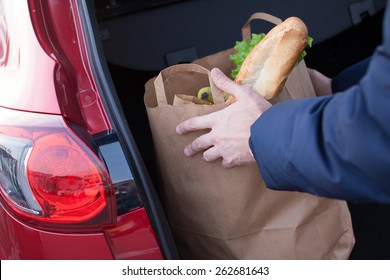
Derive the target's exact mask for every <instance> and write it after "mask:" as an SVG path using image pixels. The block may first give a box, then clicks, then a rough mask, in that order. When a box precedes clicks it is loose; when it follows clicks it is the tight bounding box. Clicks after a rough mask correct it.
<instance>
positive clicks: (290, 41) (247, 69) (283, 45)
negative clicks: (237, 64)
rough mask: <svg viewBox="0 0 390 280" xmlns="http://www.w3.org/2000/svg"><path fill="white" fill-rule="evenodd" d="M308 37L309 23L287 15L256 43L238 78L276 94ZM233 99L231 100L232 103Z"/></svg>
mask: <svg viewBox="0 0 390 280" xmlns="http://www.w3.org/2000/svg"><path fill="white" fill-rule="evenodd" d="M307 38H308V31H307V27H306V25H305V24H304V23H303V22H302V20H300V19H299V18H297V17H289V18H287V19H286V20H285V21H283V22H282V23H280V24H278V25H276V26H275V27H274V28H272V29H271V30H270V31H269V32H268V33H267V35H266V36H265V37H264V38H263V39H262V40H261V41H260V42H259V43H258V44H257V45H256V46H254V48H253V49H252V50H251V52H250V53H249V54H248V56H247V57H246V58H245V60H244V62H243V63H242V66H241V68H240V71H239V72H238V74H237V77H236V78H235V82H237V83H238V84H241V85H247V86H249V87H250V88H252V89H253V90H254V91H256V92H257V93H258V94H260V95H262V96H263V97H264V98H265V99H267V100H268V99H271V98H274V97H276V96H277V95H278V94H279V93H280V92H281V91H282V89H283V87H284V84H285V82H286V80H287V78H288V75H289V74H290V72H291V71H292V69H293V68H294V66H295V64H296V63H297V61H298V58H299V56H300V54H301V52H302V51H303V50H304V49H305V47H306V46H307ZM230 98H232V96H231V97H230ZM230 98H229V99H230ZM233 101H234V100H228V102H229V103H232V102H233Z"/></svg>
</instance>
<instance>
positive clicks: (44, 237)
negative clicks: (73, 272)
mask: <svg viewBox="0 0 390 280" xmlns="http://www.w3.org/2000/svg"><path fill="white" fill-rule="evenodd" d="M0 221H1V222H0V240H1V241H0V259H3V260H5V259H24V260H33V259H47V260H48V259H50V260H78V259H90V260H110V259H113V256H112V254H111V250H110V247H109V245H108V244H107V240H106V238H105V236H104V234H103V233H96V234H59V233H51V232H46V231H42V230H37V229H35V228H32V227H29V226H27V225H26V224H23V223H21V222H19V221H17V220H15V219H14V218H13V217H12V216H11V215H10V214H9V213H7V212H6V211H5V210H4V209H3V208H2V207H0Z"/></svg>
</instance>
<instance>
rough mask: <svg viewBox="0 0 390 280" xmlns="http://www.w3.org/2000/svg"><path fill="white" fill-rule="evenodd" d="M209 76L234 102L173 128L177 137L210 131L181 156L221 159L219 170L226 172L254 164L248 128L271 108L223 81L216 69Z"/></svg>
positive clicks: (246, 88) (237, 85) (256, 95)
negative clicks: (198, 155) (198, 154)
mask: <svg viewBox="0 0 390 280" xmlns="http://www.w3.org/2000/svg"><path fill="white" fill-rule="evenodd" d="M211 76H212V79H213V81H214V83H215V85H216V86H217V87H219V88H220V89H221V90H222V91H224V92H226V93H229V94H231V95H233V96H234V97H235V99H236V101H235V102H234V103H233V104H231V105H229V106H228V107H226V108H225V109H222V110H220V111H217V112H213V113H211V114H208V115H204V116H199V117H193V118H191V119H189V120H187V121H184V122H182V123H181V124H179V125H178V126H177V127H176V132H177V133H178V134H185V133H187V132H190V131H195V130H202V129H211V131H210V132H209V133H207V134H204V135H202V136H200V137H198V138H197V139H195V140H194V141H193V142H192V143H190V144H189V145H188V146H187V147H186V148H185V149H184V154H185V155H186V156H192V155H194V154H196V153H198V152H201V151H204V153H203V158H204V160H205V161H214V160H216V159H218V158H220V157H221V158H222V166H223V167H227V168H230V167H234V166H237V165H242V164H247V163H252V162H255V159H254V158H253V156H252V154H251V152H250V149H249V143H248V141H249V136H250V127H251V125H252V124H253V123H254V122H255V121H256V120H257V119H258V118H259V117H260V115H261V114H262V113H263V112H264V111H265V110H267V109H268V108H270V107H271V104H270V103H269V102H268V101H266V100H265V99H264V98H263V97H261V96H260V95H259V94H257V93H256V92H254V91H253V90H251V89H250V88H248V87H245V86H241V85H239V84H237V83H235V82H234V81H232V80H231V79H229V78H228V77H226V76H225V75H224V74H223V73H222V72H221V71H220V70H219V69H216V68H215V69H213V70H212V71H211Z"/></svg>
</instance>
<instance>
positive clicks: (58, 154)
mask: <svg viewBox="0 0 390 280" xmlns="http://www.w3.org/2000/svg"><path fill="white" fill-rule="evenodd" d="M90 4H91V3H88V5H90ZM90 10H91V8H89V7H88V6H87V3H86V2H85V1H77V0H61V1H46V0H45V1H40V0H29V1H14V0H1V1H0V92H1V93H0V194H1V195H0V199H1V202H0V204H1V207H0V259H106V260H109V259H175V258H177V253H176V249H175V246H174V244H173V241H172V238H171V235H170V232H169V230H168V227H167V223H166V220H165V217H164V214H163V211H162V210H161V206H160V204H159V200H158V199H157V195H156V192H155V191H154V187H153V185H152V181H151V179H150V177H149V175H148V173H147V172H146V169H145V166H144V163H143V161H142V159H141V157H140V154H139V152H138V150H137V148H136V145H135V142H134V139H133V138H132V135H131V133H130V130H129V128H128V126H127V123H126V121H125V118H124V117H123V113H122V110H121V108H120V107H119V105H118V104H119V103H118V102H117V99H116V97H115V90H114V88H113V85H112V83H111V82H110V81H109V80H107V78H106V72H105V71H106V69H107V66H106V65H105V64H104V63H102V62H101V61H100V54H99V51H100V49H99V48H100V46H98V45H96V42H98V41H99V40H95V39H96V38H95V36H96V34H97V33H95V32H94V29H93V24H94V21H93V20H94V17H93V16H92V17H90V16H91V14H90ZM92 11H93V10H92ZM92 15H93V14H92Z"/></svg>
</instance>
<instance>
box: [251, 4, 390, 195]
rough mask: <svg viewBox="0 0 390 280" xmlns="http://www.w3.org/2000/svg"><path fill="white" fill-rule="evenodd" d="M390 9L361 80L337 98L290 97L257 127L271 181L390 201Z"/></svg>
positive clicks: (256, 144) (257, 146)
mask: <svg viewBox="0 0 390 280" xmlns="http://www.w3.org/2000/svg"><path fill="white" fill-rule="evenodd" d="M389 27H390V14H389V10H387V11H386V15H385V18H384V37H383V44H382V45H381V46H379V47H378V48H377V50H376V51H375V53H374V55H373V56H372V58H371V61H370V64H369V67H368V70H367V73H366V74H365V76H364V77H363V78H362V79H361V80H360V82H359V83H358V84H357V85H355V86H353V87H350V88H349V89H347V90H345V91H344V92H340V93H338V94H335V95H333V96H329V97H320V98H307V99H301V100H294V101H286V102H282V103H280V104H277V105H275V106H273V107H272V108H270V109H269V110H267V111H266V112H264V113H263V114H262V116H261V117H260V118H259V119H258V120H257V121H256V122H255V123H254V124H253V125H252V128H251V137H250V145H251V149H252V152H253V153H254V155H255V158H256V160H257V162H258V165H259V168H260V171H261V173H262V176H263V179H264V180H265V182H266V184H267V186H268V187H269V188H271V189H276V190H292V191H302V192H309V193H312V194H315V195H319V196H326V197H331V198H339V199H345V200H348V201H360V202H380V203H390V29H389Z"/></svg>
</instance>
